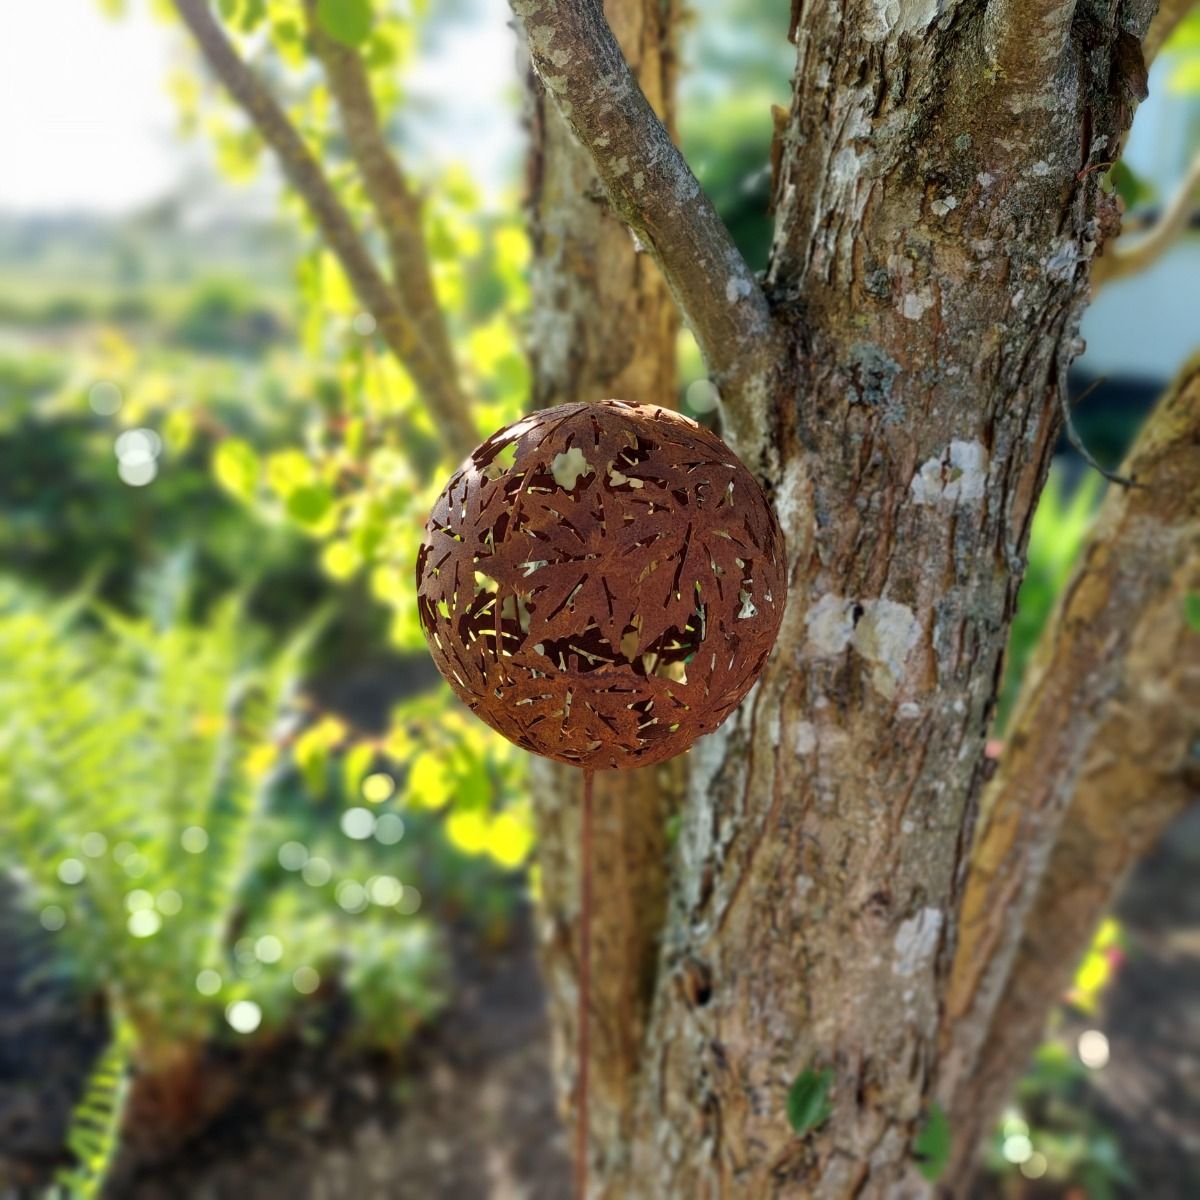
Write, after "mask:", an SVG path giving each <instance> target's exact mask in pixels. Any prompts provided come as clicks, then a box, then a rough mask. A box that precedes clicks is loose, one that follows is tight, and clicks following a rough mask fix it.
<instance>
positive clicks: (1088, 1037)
mask: <svg viewBox="0 0 1200 1200" xmlns="http://www.w3.org/2000/svg"><path fill="white" fill-rule="evenodd" d="M1078 1050H1079V1061H1080V1062H1081V1063H1083V1065H1084V1066H1085V1067H1090V1068H1091V1069H1092V1070H1093V1071H1099V1070H1100V1069H1101V1068H1102V1067H1106V1066H1108V1055H1109V1049H1108V1038H1106V1037H1105V1036H1104V1034H1102V1033H1101V1032H1100V1030H1099V1029H1087V1030H1084V1032H1083V1033H1081V1034H1080V1035H1079V1043H1078Z"/></svg>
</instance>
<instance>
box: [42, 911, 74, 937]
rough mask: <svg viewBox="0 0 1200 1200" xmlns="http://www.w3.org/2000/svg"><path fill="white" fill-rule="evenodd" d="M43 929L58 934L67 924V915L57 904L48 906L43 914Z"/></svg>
mask: <svg viewBox="0 0 1200 1200" xmlns="http://www.w3.org/2000/svg"><path fill="white" fill-rule="evenodd" d="M40 919H41V922H42V928H43V929H47V930H49V931H50V932H51V933H57V932H58V931H59V930H60V929H61V928H62V927H63V926H64V925H65V924H66V923H67V914H66V913H65V912H64V911H63V909H61V908H59V906H58V905H57V904H47V905H46V907H45V908H43V909H42V912H41V917H40Z"/></svg>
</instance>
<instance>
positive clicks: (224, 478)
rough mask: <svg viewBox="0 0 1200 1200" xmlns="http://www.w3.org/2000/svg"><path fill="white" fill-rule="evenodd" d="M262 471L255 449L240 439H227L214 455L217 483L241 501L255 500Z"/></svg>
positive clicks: (214, 470) (214, 471)
mask: <svg viewBox="0 0 1200 1200" xmlns="http://www.w3.org/2000/svg"><path fill="white" fill-rule="evenodd" d="M260 469H261V467H260V464H259V461H258V455H257V454H255V452H254V447H253V446H251V445H249V444H248V443H247V442H243V441H241V440H240V439H238V438H227V439H226V440H225V441H223V442H222V443H221V444H220V445H219V446H218V447H217V449H216V453H215V454H214V455H213V473H214V474H215V475H216V477H217V482H218V483H219V484H220V485H221V486H222V487H223V488H225V489H226V491H230V492H232V493H233V494H234V495H235V496H237V497H238V499H239V500H252V499H253V498H254V493H255V492H256V491H257V490H258V477H259V472H260Z"/></svg>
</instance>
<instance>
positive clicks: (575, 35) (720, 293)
mask: <svg viewBox="0 0 1200 1200" xmlns="http://www.w3.org/2000/svg"><path fill="white" fill-rule="evenodd" d="M510 3H511V6H512V9H513V11H514V12H515V13H516V14H517V16H518V17H520V18H521V19H522V20H523V21H524V23H525V30H526V34H527V37H528V41H529V49H530V54H531V57H532V59H533V64H534V68H535V69H536V71H537V73H538V76H539V77H540V79H541V81H542V83H543V84H544V85H545V87H546V90H547V92H548V93H549V94H550V96H551V97H552V98H553V99H554V101H555V103H556V104H557V105H558V108H559V111H560V112H561V113H562V114H563V116H564V117H565V118H566V120H567V122H568V124H569V125H570V126H571V129H572V130H573V131H574V133H575V136H576V137H578V138H579V140H580V141H581V142H582V143H583V145H584V146H585V148H586V149H587V150H588V152H589V153H590V154H591V156H592V159H593V161H594V162H595V165H596V170H597V172H598V174H599V175H600V178H601V179H602V180H603V182H604V186H605V188H606V190H607V192H608V196H609V200H610V202H611V203H612V206H613V208H614V209H615V210H616V212H617V214H618V215H619V216H620V217H621V219H622V220H623V221H624V222H625V223H626V224H627V225H629V226H630V228H631V229H632V230H633V231H634V232H635V233H636V235H637V237H638V239H639V240H640V241H641V243H642V244H643V245H644V246H646V247H647V248H648V249H649V251H650V252H651V253H652V254H653V255H654V257H655V259H656V260H657V261H658V263H659V266H660V267H661V268H662V272H663V276H664V277H665V279H666V280H667V283H668V285H669V286H670V288H671V292H672V294H673V295H674V296H675V300H676V303H677V304H678V305H679V308H680V310H681V312H682V313H683V316H684V319H685V320H686V321H687V322H688V324H689V325H690V326H691V328H692V332H693V333H694V334H695V335H696V340H697V342H698V343H699V344H700V349H701V351H702V352H703V354H704V357H705V361H706V362H707V364H708V367H709V372H710V374H711V376H712V378H713V381H714V383H716V384H717V386H718V388H720V390H721V392H722V394H723V398H724V399H725V401H726V408H727V411H729V416H730V419H731V421H732V422H733V424H734V425H735V426H736V425H738V424H745V423H746V422H747V421H749V420H754V419H757V420H760V421H761V418H762V415H763V414H762V413H761V411H759V412H754V413H751V412H747V411H746V410H747V409H748V408H753V407H754V406H755V403H756V398H755V397H754V396H753V395H752V394H751V393H752V391H753V381H754V380H755V379H758V378H761V375H762V371H763V364H764V363H765V362H767V361H768V360H769V359H770V358H771V357H773V350H774V343H775V340H776V337H777V327H776V326H775V323H774V321H773V320H772V318H771V313H770V310H769V307H768V304H767V299H766V296H765V294H764V293H763V290H762V288H761V287H760V286H759V284H758V282H757V281H756V280H755V278H754V276H753V274H752V273H751V271H750V268H749V267H748V266H747V265H746V263H745V261H744V260H743V259H742V256H741V254H740V253H739V251H738V249H737V247H736V246H735V245H734V242H733V239H732V237H730V234H729V231H728V230H727V229H726V228H725V225H724V223H723V222H722V221H721V218H720V217H719V216H718V215H717V211H716V209H714V208H713V206H712V204H711V202H710V201H709V199H708V198H707V197H706V196H705V194H704V192H703V190H702V189H701V187H700V184H699V183H698V182H697V180H696V177H695V176H694V175H693V174H692V172H691V170H690V169H689V167H688V165H687V163H686V162H685V161H684V159H683V156H682V155H681V154H680V153H679V151H678V150H677V149H676V147H675V145H674V143H673V142H672V141H671V138H670V135H669V134H668V132H667V130H666V129H665V128H664V126H663V124H662V122H661V121H660V120H659V119H658V117H657V116H655V114H654V110H653V109H652V108H651V106H650V105H649V103H648V102H647V101H646V97H645V96H644V95H643V93H642V90H641V88H640V87H639V86H638V83H637V81H636V80H635V79H634V78H633V75H632V74H631V73H630V70H629V67H628V65H627V64H626V62H625V59H624V57H623V55H622V54H621V50H620V47H619V46H618V45H617V42H616V39H615V38H614V37H613V34H612V31H611V30H610V29H609V27H608V23H607V21H606V20H605V18H604V13H603V10H602V7H601V4H600V3H599V0H510Z"/></svg>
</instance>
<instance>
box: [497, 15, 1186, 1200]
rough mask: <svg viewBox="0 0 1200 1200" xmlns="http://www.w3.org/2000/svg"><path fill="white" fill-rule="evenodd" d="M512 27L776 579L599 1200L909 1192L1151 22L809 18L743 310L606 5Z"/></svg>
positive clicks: (803, 25) (707, 761)
mask: <svg viewBox="0 0 1200 1200" xmlns="http://www.w3.org/2000/svg"><path fill="white" fill-rule="evenodd" d="M513 8H514V10H515V11H516V12H517V13H518V15H519V16H521V17H522V19H523V20H524V22H525V26H526V30H527V33H528V36H529V41H530V46H531V50H532V54H533V58H534V62H535V66H536V68H537V70H538V72H539V75H540V77H541V79H542V82H543V83H544V85H545V87H546V90H547V93H548V94H549V95H550V96H551V97H552V98H553V99H554V101H555V102H556V103H557V104H558V105H559V106H560V109H561V111H562V112H563V114H564V116H565V117H566V119H567V120H568V122H569V123H570V124H571V126H572V128H573V130H574V131H575V133H576V135H577V137H578V138H579V139H580V140H581V141H582V142H583V143H584V144H585V145H586V146H587V147H588V148H589V150H590V151H591V153H592V155H593V157H594V159H595V161H596V163H597V168H598V170H599V173H600V176H601V178H602V179H603V181H604V183H605V185H606V187H607V188H608V190H609V194H610V198H611V200H612V202H613V205H614V207H615V209H616V210H617V211H618V212H619V213H620V214H621V215H622V216H623V217H624V218H625V219H626V220H627V221H628V222H629V223H630V224H631V226H632V227H633V228H634V229H635V230H636V232H637V233H638V236H639V238H640V239H641V240H642V241H643V243H644V244H645V245H646V246H647V247H648V248H649V249H650V250H651V252H652V253H654V254H655V255H656V257H657V258H658V259H659V261H660V262H661V263H662V265H663V270H664V274H665V276H666V278H667V280H668V282H669V283H670V285H671V288H672V291H673V293H674V295H675V296H676V299H677V301H678V302H679V304H680V307H681V309H682V311H683V313H684V316H685V319H687V320H688V321H689V323H690V324H691V325H692V328H693V331H694V332H695V333H696V336H697V340H698V341H699V342H700V345H701V348H702V350H703V351H704V353H705V355H706V358H707V360H708V362H709V366H710V370H711V371H712V373H713V375H714V378H716V379H717V380H718V381H719V383H720V385H721V389H722V393H723V397H724V416H725V419H726V429H727V431H728V433H729V434H730V435H731V436H732V437H733V438H734V439H735V444H736V446H737V448H738V449H739V451H740V452H741V454H742V456H743V458H745V460H746V461H747V462H748V463H749V464H751V465H752V466H753V467H754V468H755V469H757V470H758V471H759V473H760V476H761V477H762V479H763V481H764V483H765V484H766V485H767V487H768V488H769V489H770V490H771V492H772V493H773V495H774V498H775V501H776V504H777V506H778V508H779V511H780V515H781V518H782V519H783V522H784V525H785V529H786V532H787V534H788V537H789V545H790V552H791V557H792V562H793V576H792V596H791V606H790V611H789V615H788V618H787V619H786V621H785V625H784V629H783V631H782V634H781V637H780V641H779V645H778V648H777V651H776V654H775V656H774V658H773V661H772V665H771V667H770V668H769V669H768V672H767V674H766V676H765V677H764V679H763V681H762V683H761V685H760V686H759V688H758V689H757V690H756V692H755V693H754V694H753V696H752V698H751V699H750V700H749V701H748V702H747V704H746V705H744V706H743V710H742V712H741V713H740V714H739V715H738V717H737V718H735V719H734V720H731V721H730V723H729V724H728V726H727V727H726V728H725V729H724V730H723V731H721V732H720V733H719V734H718V735H716V736H714V737H713V738H711V739H709V741H708V743H707V744H705V745H701V746H698V747H697V748H696V750H695V751H694V753H693V755H692V764H691V780H692V782H691V789H690V794H689V798H688V802H687V805H686V808H685V812H684V827H683V833H682V836H681V838H680V842H679V846H678V847H677V852H676V855H675V860H674V864H673V868H674V869H673V895H672V905H671V908H670V911H669V914H668V918H667V921H666V924H665V927H664V930H663V943H664V950H663V959H662V962H661V964H660V971H659V976H658V982H657V987H656V991H655V999H654V1007H653V1012H652V1016H651V1020H650V1024H649V1027H648V1029H647V1033H646V1038H645V1042H644V1046H643V1052H642V1069H641V1074H640V1078H639V1081H638V1094H637V1098H636V1101H635V1110H634V1111H635V1119H634V1125H633V1128H635V1129H636V1131H637V1136H636V1137H635V1138H634V1139H633V1140H632V1141H626V1142H624V1143H622V1144H620V1145H611V1144H608V1145H605V1146H603V1147H602V1152H601V1153H600V1154H599V1155H598V1163H597V1165H599V1166H600V1168H601V1171H602V1179H601V1180H600V1182H599V1183H598V1185H597V1187H596V1189H595V1194H597V1195H605V1196H614V1197H616V1196H621V1197H637V1196H646V1197H658V1196H705V1195H721V1196H754V1197H760V1196H773V1195H785V1194H787V1195H805V1194H811V1195H816V1196H838V1197H840V1196H851V1195H853V1196H903V1195H920V1194H924V1193H926V1192H928V1191H929V1190H930V1188H929V1184H928V1183H927V1182H926V1181H925V1180H924V1178H923V1177H922V1176H921V1175H920V1173H919V1172H918V1171H917V1169H916V1164H915V1162H914V1159H913V1152H912V1141H913V1137H914V1134H915V1133H916V1131H917V1130H918V1129H919V1127H920V1125H921V1123H922V1121H923V1119H924V1118H925V1115H926V1114H927V1112H928V1109H929V1105H930V1103H931V1101H932V1100H933V1098H934V1097H935V1096H936V1095H937V1094H938V1093H939V1087H940V1080H941V1076H942V1073H943V1070H944V1069H945V1067H944V1062H943V1056H942V1051H941V1047H942V1045H943V1042H944V1039H946V1038H951V1039H953V1038H955V1037H957V1036H959V1035H960V1031H959V1030H958V1029H957V1028H955V1027H954V1024H953V1022H951V1028H950V1030H949V1031H947V1030H945V1029H943V1022H942V1015H943V1006H944V1004H945V1001H946V997H947V989H948V987H949V984H950V978H951V964H952V962H953V960H954V952H955V946H956V943H957V941H958V938H959V908H960V904H961V902H962V894H963V886H964V880H965V879H966V877H967V874H968V866H969V859H970V848H971V844H972V830H973V825H974V813H975V808H976V804H977V799H978V796H979V793H980V790H981V787H982V784H983V782H984V777H985V774H986V763H985V759H984V755H983V746H984V738H985V736H986V732H987V728H988V724H989V721H990V718H991V714H992V709H993V705H994V701H995V694H996V684H997V680H998V678H999V671H1000V659H1001V653H1002V650H1003V646H1004V642H1005V638H1006V634H1007V630H1008V626H1009V623H1010V620H1011V616H1012V611H1013V604H1014V600H1015V594H1016V589H1017V587H1018V585H1019V582H1020V576H1021V571H1022V568H1023V559H1024V551H1025V543H1026V539H1027V536H1028V529H1029V521H1030V517H1031V515H1032V511H1033V506H1034V503H1035V501H1036V498H1037V495H1038V493H1039V491H1040V488H1041V486H1042V483H1043V481H1044V477H1045V471H1046V469H1047V466H1048V462H1049V456H1050V452H1051V449H1052V446H1053V443H1054V439H1055V436H1056V434H1057V431H1058V428H1059V410H1058V394H1059V390H1060V389H1061V387H1062V386H1063V383H1064V379H1065V374H1066V370H1067V367H1068V365H1069V363H1070V361H1071V359H1072V358H1073V357H1074V356H1075V355H1076V354H1077V353H1078V351H1079V349H1080V346H1079V343H1078V340H1077V329H1078V322H1079V317H1080V314H1081V311H1082V307H1083V305H1084V303H1085V301H1086V294H1087V279H1088V271H1089V267H1090V263H1091V260H1092V257H1093V256H1094V254H1095V252H1096V250H1097V248H1098V247H1099V245H1100V244H1101V243H1102V242H1103V240H1104V237H1105V236H1106V235H1107V234H1108V233H1110V232H1111V231H1112V229H1113V228H1114V227H1115V225H1116V223H1117V221H1116V216H1117V214H1116V212H1115V210H1114V209H1113V207H1112V206H1111V202H1110V201H1108V200H1107V199H1106V197H1105V196H1104V195H1103V194H1102V192H1101V190H1100V188H1099V184H1098V175H1099V174H1100V173H1101V169H1102V168H1103V167H1104V166H1105V165H1106V164H1107V163H1109V162H1110V161H1111V159H1112V157H1113V155H1114V153H1115V151H1116V149H1117V147H1118V146H1119V143H1120V139H1121V137H1122V135H1123V133H1124V131H1125V128H1126V126H1127V124H1128V120H1129V118H1130V116H1131V113H1132V111H1133V108H1134V106H1135V104H1136V100H1137V98H1138V97H1139V96H1140V95H1141V93H1142V89H1143V72H1142V70H1141V68H1140V64H1141V58H1140V50H1139V42H1140V39H1141V37H1142V35H1143V34H1144V33H1145V30H1146V27H1147V24H1148V22H1149V19H1150V16H1151V6H1150V5H1149V4H1141V5H1139V4H1130V5H1125V6H1118V5H1106V4H1098V3H1089V2H1088V0H1080V2H1079V3H1078V4H1075V3H1070V2H1068V3H1065V4H1056V5H1049V4H1044V3H1039V2H1037V0H1009V2H1008V3H1002V4H998V5H989V6H987V8H986V11H985V10H984V9H983V7H982V6H977V5H971V4H967V3H958V4H955V3H951V4H948V5H942V6H938V5H923V4H919V3H911V4H909V3H905V4H901V5H899V6H888V7H883V6H876V5H874V4H871V3H858V2H855V0H849V2H846V3H841V4H836V5H833V6H825V7H821V6H811V5H799V4H797V5H796V6H795V9H794V20H793V30H792V34H793V37H794V40H795V42H796V45H797V70H796V75H795V81H794V98H793V104H792V109H791V114H790V117H789V119H788V121H787V122H786V124H785V125H784V128H783V130H782V144H781V147H780V151H781V152H780V155H779V158H780V169H779V172H778V177H777V187H776V212H777V232H776V239H775V245H774V250H773V254H772V260H771V265H770V269H769V271H768V273H767V277H766V279H765V280H764V281H763V282H762V284H761V285H760V284H759V283H758V282H756V281H754V280H752V279H750V278H749V276H748V275H747V274H746V273H745V271H744V264H740V263H739V261H738V260H737V259H736V258H735V257H734V256H735V255H736V252H735V251H734V252H732V253H731V250H730V246H729V244H728V241H727V236H726V235H725V234H724V231H723V230H721V229H714V227H713V219H712V217H713V215H712V214H711V212H710V211H709V210H708V209H707V207H706V204H705V201H704V199H703V196H702V194H701V193H700V192H699V189H698V187H697V186H696V184H695V180H694V178H693V177H692V176H691V174H690V172H689V171H688V169H687V167H686V164H684V163H683V161H682V159H680V158H679V156H678V155H677V154H676V153H675V152H674V151H673V150H672V148H671V147H670V146H669V145H668V144H667V143H666V142H665V140H664V136H663V134H662V131H661V130H660V129H658V128H656V125H655V122H654V121H653V118H652V116H651V115H650V114H649V113H648V111H647V107H646V105H645V104H644V102H643V101H642V100H641V98H640V97H639V95H638V94H637V89H636V87H635V85H634V84H633V82H632V80H631V78H630V76H629V74H628V72H627V71H626V69H625V66H624V64H623V63H622V62H621V60H620V57H619V54H618V53H617V51H616V49H615V46H614V43H613V40H612V38H611V37H610V36H609V35H608V31H607V30H606V29H605V27H604V21H603V18H602V15H601V13H600V11H599V8H598V6H597V5H595V4H593V3H587V2H584V0H579V2H576V3H567V4H551V3H549V2H548V0H514V2H513ZM1191 515H1192V517H1193V518H1194V515H1195V514H1194V512H1193V513H1192V514H1191ZM1104 699H1105V697H1104V696H1103V695H1089V696H1088V699H1087V703H1088V704H1089V705H1090V706H1092V707H1093V708H1095V709H1099V708H1102V706H1103V701H1104ZM1042 767H1044V768H1045V769H1048V770H1064V769H1065V765H1064V764H1063V763H1048V764H1037V767H1036V768H1035V769H1040V768H1042ZM1070 782H1071V781H1070V778H1069V777H1068V778H1066V779H1064V782H1063V787H1064V789H1069V787H1070ZM1047 836H1049V837H1052V836H1053V835H1052V833H1051V834H1048V835H1047ZM1048 852H1049V847H1047V848H1046V854H1047V855H1048ZM1044 865H1045V858H1044V857H1043V858H1042V859H1041V860H1040V861H1038V860H1037V859H1036V856H1035V858H1033V859H1030V860H1027V861H1024V862H1022V863H1019V864H1017V865H1016V867H1015V868H1014V873H1015V875H1016V876H1017V878H1015V879H1014V880H1013V881H1012V886H1013V887H1014V888H1015V889H1016V890H1017V891H1036V886H1037V883H1038V882H1039V880H1040V878H1041V874H1042V869H1043V868H1044ZM1084 936H1085V934H1084V933H1083V932H1082V931H1080V937H1081V939H1082V938H1083V937H1084ZM1081 948H1082V944H1081V945H1079V946H1077V947H1076V949H1077V950H1079V949H1081ZM969 1019H970V1021H973V1022H975V1024H977V1025H981V1024H982V1022H983V1020H984V1018H983V1017H982V1016H979V1015H978V1014H969ZM965 1020H966V1018H964V1021H965ZM962 1036H964V1037H966V1038H967V1040H970V1039H971V1038H977V1037H980V1029H978V1028H975V1029H972V1030H970V1032H969V1033H964V1034H962ZM984 1040H985V1041H986V1038H985V1039H984ZM810 1065H813V1066H817V1067H829V1068H832V1069H833V1071H834V1076H835V1083H834V1086H833V1090H832V1101H833V1113H832V1116H831V1118H830V1120H829V1121H828V1122H827V1123H826V1124H825V1125H824V1126H823V1127H822V1128H821V1129H820V1130H819V1131H818V1132H817V1133H816V1134H814V1135H812V1136H810V1137H808V1138H806V1139H800V1138H798V1137H796V1136H795V1135H794V1134H793V1133H792V1131H791V1130H790V1128H789V1127H788V1123H787V1120H786V1117H785V1105H784V1098H785V1095H786V1091H787V1088H788V1086H789V1084H790V1083H791V1081H792V1080H793V1079H794V1078H795V1076H796V1075H797V1073H798V1072H799V1071H801V1070H802V1069H804V1068H805V1067H807V1066H810ZM947 1086H948V1085H947ZM956 1125H957V1129H956V1134H957V1138H958V1142H959V1145H960V1147H965V1146H966V1142H967V1141H968V1140H969V1139H970V1138H972V1137H973V1136H974V1133H975V1132H976V1130H977V1128H978V1125H977V1123H975V1122H974V1121H973V1120H971V1119H969V1118H968V1119H967V1120H964V1121H961V1122H956ZM594 1132H596V1131H594Z"/></svg>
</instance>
